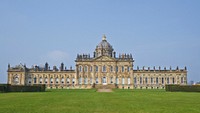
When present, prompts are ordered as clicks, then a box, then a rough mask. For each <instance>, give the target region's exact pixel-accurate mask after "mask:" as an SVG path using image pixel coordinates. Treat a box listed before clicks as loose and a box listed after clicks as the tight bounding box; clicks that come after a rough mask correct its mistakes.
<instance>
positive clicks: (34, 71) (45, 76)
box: [8, 35, 187, 89]
mask: <svg viewBox="0 0 200 113" xmlns="http://www.w3.org/2000/svg"><path fill="white" fill-rule="evenodd" d="M75 62H76V67H75V69H72V68H71V67H70V69H66V67H64V64H63V63H61V65H60V67H59V68H57V67H56V66H53V69H51V68H50V66H49V64H48V63H46V64H45V65H44V66H43V67H41V66H33V67H31V68H27V67H26V65H22V64H20V65H17V66H15V67H11V66H10V64H9V65H8V84H11V85H34V84H46V87H47V88H66V89H77V88H82V89H89V88H92V87H94V86H96V87H97V86H98V87H101V86H109V87H117V88H121V89H164V88H165V84H180V85H186V84H187V69H186V67H185V68H184V69H179V67H177V68H176V69H172V68H171V67H170V69H166V67H164V68H163V69H161V67H158V68H155V67H153V68H150V67H148V68H145V67H143V68H142V69H140V68H139V67H137V69H135V70H134V69H133V66H134V64H133V63H134V59H133V57H132V54H119V55H118V56H116V52H115V51H114V49H113V47H112V46H111V45H110V43H109V42H108V41H107V40H106V36H105V35H104V36H103V37H102V41H101V42H100V43H99V44H98V45H97V46H96V49H95V51H94V54H93V56H90V55H89V54H81V55H79V54H78V55H77V58H76V60H75Z"/></svg>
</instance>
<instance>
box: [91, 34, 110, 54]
mask: <svg viewBox="0 0 200 113" xmlns="http://www.w3.org/2000/svg"><path fill="white" fill-rule="evenodd" d="M95 52H96V56H98V57H99V56H102V55H107V56H111V57H112V52H113V47H112V46H111V45H110V43H109V42H107V40H106V36H105V35H103V37H102V41H101V42H100V43H99V44H98V45H97V47H96V50H95Z"/></svg>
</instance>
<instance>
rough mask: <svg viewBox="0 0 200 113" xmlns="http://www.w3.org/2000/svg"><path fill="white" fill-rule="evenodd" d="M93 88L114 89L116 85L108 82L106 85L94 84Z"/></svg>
mask: <svg viewBox="0 0 200 113" xmlns="http://www.w3.org/2000/svg"><path fill="white" fill-rule="evenodd" d="M95 88H96V89H115V88H116V87H115V85H114V84H108V85H102V84H96V85H95Z"/></svg>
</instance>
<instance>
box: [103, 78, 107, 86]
mask: <svg viewBox="0 0 200 113" xmlns="http://www.w3.org/2000/svg"><path fill="white" fill-rule="evenodd" d="M102 83H103V85H107V80H106V77H103V80H102Z"/></svg>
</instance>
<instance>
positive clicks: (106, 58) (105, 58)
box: [93, 56, 116, 62]
mask: <svg viewBox="0 0 200 113" xmlns="http://www.w3.org/2000/svg"><path fill="white" fill-rule="evenodd" d="M93 61H97V62H114V61H116V60H115V59H114V58H112V57H109V56H100V57H97V58H95V59H94V60H93Z"/></svg>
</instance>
